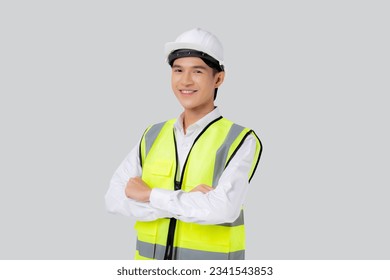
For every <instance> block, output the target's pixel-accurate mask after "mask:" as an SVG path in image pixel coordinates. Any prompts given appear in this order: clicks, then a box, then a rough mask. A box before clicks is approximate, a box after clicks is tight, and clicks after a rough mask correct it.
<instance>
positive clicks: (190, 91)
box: [181, 90, 195, 94]
mask: <svg viewBox="0 0 390 280" xmlns="http://www.w3.org/2000/svg"><path fill="white" fill-rule="evenodd" d="M181 92H182V93H186V94H190V93H194V92H195V91H194V90H182V91H181Z"/></svg>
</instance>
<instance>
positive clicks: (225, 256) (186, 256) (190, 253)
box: [137, 240, 245, 260]
mask: <svg viewBox="0 0 390 280" xmlns="http://www.w3.org/2000/svg"><path fill="white" fill-rule="evenodd" d="M137 250H138V252H139V254H140V255H141V256H143V257H146V258H149V259H156V260H163V259H164V253H165V246H161V245H155V244H150V243H146V242H143V241H139V240H137ZM154 250H156V254H154ZM174 259H175V260H244V259H245V250H240V251H236V252H230V253H216V252H208V251H200V250H191V249H184V248H177V247H175V248H174Z"/></svg>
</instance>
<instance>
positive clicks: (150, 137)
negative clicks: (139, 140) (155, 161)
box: [145, 122, 165, 158]
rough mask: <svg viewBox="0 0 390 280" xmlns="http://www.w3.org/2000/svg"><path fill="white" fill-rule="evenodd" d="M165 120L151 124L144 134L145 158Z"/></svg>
mask: <svg viewBox="0 0 390 280" xmlns="http://www.w3.org/2000/svg"><path fill="white" fill-rule="evenodd" d="M164 124H165V122H162V123H158V124H155V125H153V126H152V127H151V128H150V129H149V130H148V132H146V135H145V158H146V156H147V155H148V153H149V150H150V148H151V147H152V145H153V143H154V141H155V140H156V138H157V136H158V134H159V133H160V131H161V129H162V127H163V126H164Z"/></svg>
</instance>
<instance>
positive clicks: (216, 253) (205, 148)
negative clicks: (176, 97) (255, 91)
mask: <svg viewBox="0 0 390 280" xmlns="http://www.w3.org/2000/svg"><path fill="white" fill-rule="evenodd" d="M174 123H175V119H173V120H169V121H166V122H163V123H159V124H156V125H153V126H151V127H149V128H148V129H147V130H146V131H145V133H144V135H143V137H142V140H141V142H140V151H139V154H140V162H141V166H142V179H143V180H144V181H145V183H146V184H148V185H149V186H150V187H151V188H153V187H158V188H162V189H167V190H182V191H184V192H189V191H191V190H192V189H193V188H194V187H196V186H198V185H200V184H206V185H208V186H214V187H215V186H217V184H218V180H219V178H220V177H221V175H222V172H223V171H224V169H225V168H226V167H227V166H228V165H229V162H230V160H231V159H232V158H233V157H234V155H235V153H236V151H237V150H238V149H239V148H240V146H241V145H242V143H243V142H244V140H245V139H246V137H247V136H248V135H249V134H252V135H254V136H255V139H256V141H257V145H256V153H255V157H254V159H253V164H252V168H251V170H250V172H249V174H248V180H249V181H250V180H251V179H252V176H253V174H254V172H255V170H256V167H257V165H258V162H259V159H260V155H261V151H262V145H261V142H260V140H259V138H258V137H257V136H256V134H255V133H254V132H253V131H252V130H250V129H248V128H244V127H242V126H240V125H237V124H234V123H233V122H231V121H229V120H227V119H225V118H222V117H219V118H217V119H215V120H214V121H212V122H211V123H209V124H208V125H207V126H206V128H205V129H204V130H203V131H202V132H201V133H200V134H199V136H198V137H197V138H196V139H195V141H194V143H193V145H192V147H191V149H190V152H189V154H188V156H187V159H186V161H185V163H184V164H183V167H182V170H181V171H179V167H178V156H177V151H176V140H175V135H174V128H173V125H174ZM135 229H136V231H137V246H136V255H135V259H141V260H145V259H174V260H186V259H187V260H195V259H200V260H208V259H217V260H218V259H244V257H245V228H244V213H243V209H241V213H240V215H239V217H238V218H237V219H236V220H235V221H234V222H232V223H223V224H215V225H204V224H197V223H187V222H183V221H180V220H176V219H175V218H162V219H157V220H154V221H149V222H143V221H137V222H136V224H135Z"/></svg>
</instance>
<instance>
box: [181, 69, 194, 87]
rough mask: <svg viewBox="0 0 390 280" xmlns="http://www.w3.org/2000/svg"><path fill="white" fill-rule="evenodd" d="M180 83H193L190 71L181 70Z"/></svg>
mask: <svg viewBox="0 0 390 280" xmlns="http://www.w3.org/2000/svg"><path fill="white" fill-rule="evenodd" d="M180 81H181V83H182V84H183V85H190V84H192V83H193V79H192V75H191V72H189V71H185V72H183V75H182V76H181V80H180Z"/></svg>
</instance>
